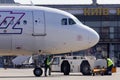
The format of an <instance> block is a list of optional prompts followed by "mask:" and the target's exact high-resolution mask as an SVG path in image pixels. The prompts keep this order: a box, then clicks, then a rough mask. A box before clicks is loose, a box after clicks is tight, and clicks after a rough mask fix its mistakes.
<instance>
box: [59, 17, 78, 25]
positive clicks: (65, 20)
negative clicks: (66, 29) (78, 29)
mask: <svg viewBox="0 0 120 80" xmlns="http://www.w3.org/2000/svg"><path fill="white" fill-rule="evenodd" d="M61 24H62V25H73V24H76V23H75V21H74V20H73V19H71V18H63V19H62V20H61Z"/></svg>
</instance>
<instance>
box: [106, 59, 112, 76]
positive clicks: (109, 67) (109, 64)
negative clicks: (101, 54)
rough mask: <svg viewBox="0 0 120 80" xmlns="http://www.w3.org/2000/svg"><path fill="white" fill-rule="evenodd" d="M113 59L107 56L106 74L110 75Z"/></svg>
mask: <svg viewBox="0 0 120 80" xmlns="http://www.w3.org/2000/svg"><path fill="white" fill-rule="evenodd" d="M112 68H113V61H112V60H111V59H110V58H107V71H106V72H107V74H108V75H112Z"/></svg>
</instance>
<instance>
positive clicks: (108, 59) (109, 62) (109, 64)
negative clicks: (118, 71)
mask: <svg viewBox="0 0 120 80" xmlns="http://www.w3.org/2000/svg"><path fill="white" fill-rule="evenodd" d="M107 65H108V67H109V66H111V65H113V61H112V60H111V59H110V58H107Z"/></svg>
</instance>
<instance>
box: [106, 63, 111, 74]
mask: <svg viewBox="0 0 120 80" xmlns="http://www.w3.org/2000/svg"><path fill="white" fill-rule="evenodd" d="M112 68H113V65H111V66H109V67H107V71H106V74H107V75H111V74H112Z"/></svg>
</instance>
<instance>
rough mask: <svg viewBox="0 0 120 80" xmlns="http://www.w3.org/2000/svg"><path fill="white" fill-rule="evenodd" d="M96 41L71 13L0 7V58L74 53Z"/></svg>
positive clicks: (30, 7) (42, 9)
mask: <svg viewBox="0 0 120 80" xmlns="http://www.w3.org/2000/svg"><path fill="white" fill-rule="evenodd" d="M98 41H99V36H98V34H97V33H96V32H95V31H94V30H93V29H91V28H89V27H87V26H85V25H83V24H82V23H81V22H79V20H77V19H76V18H75V17H74V16H73V15H71V14H70V13H67V12H64V11H61V10H58V9H53V8H47V7H36V6H0V55H30V54H34V53H40V52H42V53H51V54H58V53H66V52H71V51H72V52H74V51H80V50H83V49H87V48H90V47H92V46H94V45H95V44H96V43H97V42H98Z"/></svg>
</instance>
